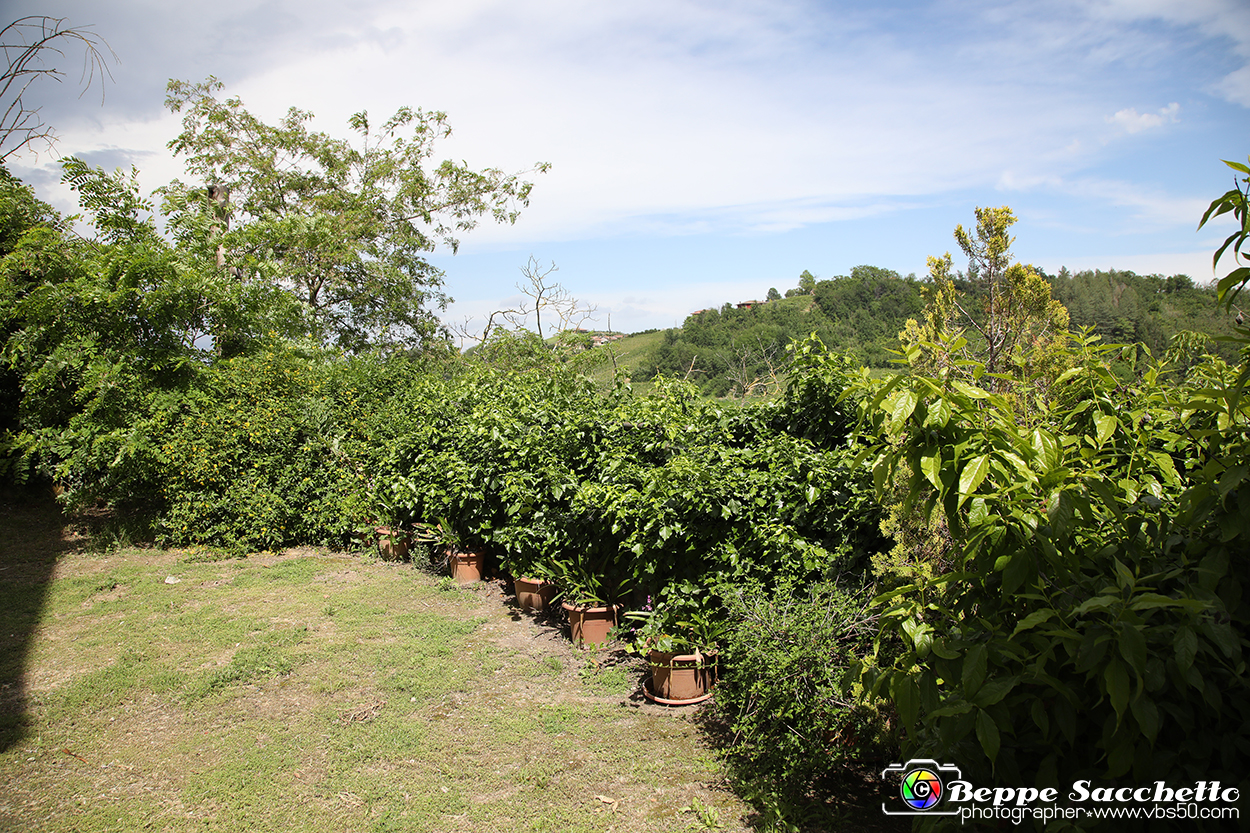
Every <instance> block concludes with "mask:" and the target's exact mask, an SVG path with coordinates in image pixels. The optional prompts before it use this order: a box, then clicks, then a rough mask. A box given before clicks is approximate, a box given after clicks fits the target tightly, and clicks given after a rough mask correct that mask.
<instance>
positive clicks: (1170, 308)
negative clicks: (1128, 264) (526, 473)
mask: <svg viewBox="0 0 1250 833" xmlns="http://www.w3.org/2000/svg"><path fill="white" fill-rule="evenodd" d="M1031 268H1032V270H1033V271H1034V272H1036V273H1037V274H1038V275H1039V276H1041V277H1042V278H1044V279H1045V281H1046V282H1047V283H1048V284H1049V285H1050V287H1051V291H1052V294H1053V296H1054V298H1055V299H1057V300H1058V301H1060V302H1061V303H1062V304H1063V305H1064V306H1065V307H1066V308H1067V310H1068V314H1069V327H1070V329H1071V330H1072V331H1074V332H1076V331H1080V330H1082V329H1085V328H1089V330H1090V332H1091V333H1092V334H1093V335H1096V336H1098V337H1099V338H1101V339H1102V341H1103V342H1104V343H1108V344H1138V343H1140V344H1143V345H1145V347H1146V348H1147V349H1148V350H1149V351H1150V352H1151V353H1152V354H1153V355H1156V356H1159V355H1162V354H1163V352H1164V351H1166V350H1167V349H1168V345H1169V343H1170V342H1171V340H1172V338H1173V337H1174V336H1175V335H1176V334H1177V333H1180V332H1185V331H1189V332H1194V333H1198V334H1201V335H1202V336H1206V337H1212V338H1214V337H1218V336H1229V335H1232V334H1233V318H1234V317H1235V316H1236V314H1237V311H1236V310H1234V311H1233V312H1232V313H1231V314H1230V313H1227V312H1225V311H1224V310H1222V309H1220V308H1219V306H1218V305H1217V304H1216V302H1215V297H1216V292H1215V289H1214V288H1213V287H1209V286H1202V285H1199V284H1197V283H1195V282H1194V281H1193V279H1191V278H1190V277H1189V276H1188V275H1171V276H1163V275H1138V274H1136V273H1134V272H1130V271H1122V270H1117V269H1111V270H1108V271H1102V270H1096V271H1089V270H1087V271H1082V272H1076V273H1072V272H1069V271H1068V270H1067V269H1066V268H1064V269H1060V270H1059V273H1058V274H1057V275H1048V274H1047V273H1046V272H1045V271H1043V270H1041V269H1038V268H1037V267H1031ZM952 281H953V283H954V285H955V287H956V289H958V290H959V291H960V293H961V294H962V295H963V296H964V297H965V298H966V303H968V304H969V305H972V306H980V305H983V304H984V302H985V298H984V295H983V292H982V291H981V287H980V282H979V281H978V279H977V275H976V272H975V268H974V269H970V270H969V272H967V273H964V272H959V273H956V274H955V275H953V276H952ZM930 286H931V281H930V280H925V279H918V278H916V276H915V275H908V276H906V277H904V276H902V275H899V274H898V273H897V272H895V271H893V270H890V269H883V268H881V267H878V266H856V267H855V268H854V269H852V270H851V274H850V275H838V276H835V277H833V278H829V279H825V280H818V279H816V278H814V277H813V276H812V275H811V273H810V272H807V271H805V272H803V274H802V275H800V277H799V283H798V285H797V286H796V287H795V288H793V289H790V290H787V291H786V292H785V296H784V297H783V296H782V294H781V293H779V292H778V291H777V290H776V289H775V288H773V289H770V290H769V292H768V295H767V299H766V300H763V301H754V300H751V301H745V302H743V301H740V302H736V303H728V302H727V303H725V304H724V305H722V306H721V307H720V308H719V309H716V308H713V309H706V310H699V311H697V312H695V313H692V314H691V315H690V316H688V317H687V318H686V320H685V322H684V323H683V324H682V326H681V327H680V328H673V329H669V330H665V331H663V336H662V339H661V340H660V341H659V343H658V345H657V346H656V348H655V350H654V353H653V354H651V355H650V356H647V357H644V358H641V359H639V360H637V362H636V365H635V366H636V367H637V368H638V371H637V373H636V376H637V378H642V379H650V378H654V377H655V376H657V375H664V376H682V377H685V378H687V379H689V380H690V381H692V382H694V383H695V384H696V385H698V386H699V388H700V389H701V390H702V391H703V392H704V393H706V394H709V395H713V396H742V395H744V394H750V393H754V392H758V391H761V390H763V389H766V388H767V389H771V388H774V387H775V386H776V383H777V382H778V373H779V369H780V367H781V365H782V364H783V362H784V358H785V348H786V345H788V344H789V343H790V342H791V341H793V340H796V339H803V338H806V337H807V336H809V335H811V334H812V333H815V334H816V336H817V337H818V338H819V339H820V340H821V341H822V342H823V343H824V344H825V345H826V346H828V347H829V348H830V349H832V350H837V351H843V352H846V353H848V354H849V355H850V356H851V357H852V358H854V359H855V360H856V361H857V362H859V363H861V364H863V365H865V366H867V367H871V368H886V367H890V366H891V363H892V362H893V361H894V360H896V359H898V358H899V355H898V350H899V340H898V336H899V333H900V332H901V331H902V330H903V329H904V327H905V326H906V324H907V321H908V319H915V318H917V317H919V316H920V314H921V311H922V310H923V309H924V306H925V300H926V290H927V289H928V288H929V287H930ZM1207 349H1210V350H1211V351H1213V352H1215V353H1216V354H1217V355H1221V356H1222V357H1223V358H1225V359H1227V360H1231V359H1232V358H1233V356H1234V355H1235V353H1236V350H1235V348H1234V346H1233V345H1231V344H1227V343H1221V342H1212V343H1211V344H1210V345H1209V346H1208V348H1207Z"/></svg>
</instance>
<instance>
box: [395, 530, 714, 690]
mask: <svg viewBox="0 0 1250 833" xmlns="http://www.w3.org/2000/svg"><path fill="white" fill-rule="evenodd" d="M374 531H375V533H376V541H377V549H378V554H379V555H380V557H382V558H383V560H387V561H403V560H407V558H408V556H409V551H410V549H411V548H412V546H413V545H414V544H416V545H424V546H430V547H432V548H433V551H434V552H441V553H443V554H444V563H445V566H446V568H447V570H448V571H449V572H450V574H451V577H452V578H453V579H455V580H456V581H457V582H458V583H460V584H462V585H467V584H472V583H474V582H477V581H480V580H481V579H482V578H483V577H484V562H485V555H484V551H483V550H482V549H481V548H477V549H475V548H472V547H466V546H465V544H464V541H463V539H462V538H461V536H459V535H457V534H456V533H455V532H454V531H453V530H452V529H451V528H450V526H449V525H447V524H446V522H441V523H439V524H435V525H429V524H421V523H417V524H412V525H410V526H409V527H407V528H404V527H403V526H402V525H398V524H397V525H395V526H378V527H375V529H374ZM499 561H500V563H501V567H503V568H504V569H505V570H507V569H508V568H509V567H513V568H515V567H518V566H520V565H519V564H517V563H516V562H515V561H514V560H512V559H509V558H508V557H507V556H506V555H504V556H502V557H500V558H499ZM526 566H528V567H530V572H532V573H536V574H539V575H516V576H514V578H513V579H512V582H513V588H514V592H515V595H516V599H517V604H518V605H519V606H520V608H521V609H522V610H523V611H526V612H532V613H541V612H545V611H549V610H550V609H551V608H552V606H553V605H554V604H555V602H557V601H559V602H560V608H561V609H562V610H563V611H564V613H565V614H566V616H567V618H568V624H569V638H570V639H571V640H572V641H573V642H574V643H575V644H578V645H584V644H602V643H604V642H607V641H608V639H609V638H610V637H611V636H613V635H616V636H618V637H619V638H621V639H622V641H624V642H625V643H626V645H627V647H628V648H629V649H630V650H632V651H634V652H635V653H637V654H638V655H639V656H642V657H644V658H646V659H647V661H648V665H649V668H650V675H649V678H648V680H647V682H646V684H645V685H644V689H643V691H644V694H645V695H646V696H647V697H648V699H651V700H652V701H654V702H657V703H661V704H665V705H691V704H695V703H701V702H703V701H705V700H707V699H708V698H709V697H711V690H712V687H713V685H714V684H715V682H716V679H717V676H718V661H719V656H720V654H719V647H720V638H721V636H722V634H723V630H724V621H725V620H724V618H723V616H715V615H713V611H712V609H711V608H712V607H714V605H709V604H708V602H709V601H710V600H711V599H712V597H713V594H711V593H710V592H708V591H706V590H705V589H703V588H700V587H697V586H696V585H694V584H693V583H691V582H688V581H687V582H684V583H682V584H681V585H680V586H678V587H676V588H674V591H675V592H672V593H669V594H663V599H660V598H656V597H652V596H647V597H646V602H645V604H643V605H642V606H641V607H640V608H639V609H637V610H630V611H628V612H626V610H625V608H626V604H625V603H624V602H622V601H617V600H618V599H622V598H624V597H625V596H626V595H627V594H625V590H626V589H627V584H626V583H625V582H623V581H621V580H620V578H619V577H617V578H616V580H605V577H604V576H602V575H599V574H597V573H595V572H593V571H591V570H589V569H587V565H586V564H585V563H584V562H583V561H581V560H578V559H569V560H562V559H552V560H548V561H547V562H545V563H543V564H534V563H532V562H531V563H529V564H527V565H526ZM717 612H719V611H717Z"/></svg>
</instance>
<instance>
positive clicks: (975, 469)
mask: <svg viewBox="0 0 1250 833" xmlns="http://www.w3.org/2000/svg"><path fill="white" fill-rule="evenodd" d="M989 470H990V456H989V455H988V454H982V455H981V456H980V457H974V458H973V459H972V460H970V461H968V464H967V465H965V466H964V470H963V471H962V472H961V473H960V475H959V495H960V499H959V504H960V505H962V504H963V502H964V501H965V500H967V499H968V498H969V497H970V496H971V495H972V493H973V492H975V491H976V490H977V487H978V486H980V485H981V482H982V481H983V480H985V475H986V474H988V473H989Z"/></svg>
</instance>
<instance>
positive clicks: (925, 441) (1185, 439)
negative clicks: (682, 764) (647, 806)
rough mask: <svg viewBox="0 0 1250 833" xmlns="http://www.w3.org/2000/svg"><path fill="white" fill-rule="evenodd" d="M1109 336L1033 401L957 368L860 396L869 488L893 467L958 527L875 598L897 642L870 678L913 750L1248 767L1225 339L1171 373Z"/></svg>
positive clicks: (1093, 769) (1171, 772) (1150, 768)
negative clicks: (898, 652)
mask: <svg viewBox="0 0 1250 833" xmlns="http://www.w3.org/2000/svg"><path fill="white" fill-rule="evenodd" d="M1115 355H1116V353H1115V352H1114V351H1111V350H1110V349H1109V348H1102V347H1099V346H1098V345H1097V343H1096V342H1095V341H1094V340H1092V339H1085V340H1082V341H1078V342H1077V343H1076V346H1075V350H1074V352H1073V354H1072V356H1071V359H1072V364H1073V367H1072V369H1071V370H1069V371H1068V372H1066V373H1065V374H1064V375H1063V376H1062V377H1061V378H1060V379H1059V380H1058V384H1057V385H1056V386H1055V388H1056V390H1058V391H1061V393H1060V394H1059V395H1058V396H1056V397H1054V398H1053V400H1050V401H1045V400H1043V401H1040V402H1039V401H1037V400H1035V407H1037V410H1036V411H1033V412H1031V416H1030V418H1029V419H1028V420H1027V421H1025V420H1022V419H1021V418H1020V415H1019V411H1018V409H1017V408H1016V407H1014V406H1013V402H1014V401H1017V399H1022V398H1024V397H1017V398H1011V397H1008V396H1005V395H1001V394H997V393H992V392H990V391H988V390H985V389H983V388H979V387H976V386H974V385H971V384H968V383H966V382H963V381H959V380H957V379H953V378H951V376H949V375H939V376H924V375H919V374H917V375H913V376H910V377H903V376H900V377H896V378H895V379H894V380H891V382H889V383H888V384H884V385H879V386H877V389H876V390H875V391H872V396H871V398H866V399H864V400H863V403H864V405H863V416H864V419H865V427H866V428H867V430H868V431H869V433H870V435H872V436H875V437H877V444H876V445H874V446H873V448H872V449H871V451H870V452H868V453H867V454H866V455H865V456H866V457H867V458H868V459H870V460H871V461H872V465H873V472H874V477H875V480H876V483H877V487H878V490H879V494H881V493H883V492H884V491H885V490H886V489H887V488H888V485H889V483H890V482H891V480H892V478H893V477H894V475H895V473H896V472H900V473H901V474H902V475H903V477H904V478H906V482H907V483H908V486H907V490H906V500H907V503H908V505H915V506H916V507H917V508H918V510H919V511H920V512H921V513H922V515H923V516H924V517H929V516H931V515H936V514H940V515H941V517H942V518H943V519H944V521H945V523H946V525H947V527H948V529H949V531H950V534H951V536H952V539H953V541H954V544H955V552H954V561H953V564H952V566H951V567H950V569H949V570H947V571H945V572H940V573H938V574H935V575H924V574H920V575H916V576H914V581H913V582H912V583H909V584H905V585H903V586H901V587H897V588H895V589H893V590H892V591H890V592H889V593H886V594H885V595H883V596H881V597H880V598H879V599H878V600H877V602H876V604H877V609H878V610H879V612H880V616H881V622H882V632H881V641H882V644H886V643H888V642H889V641H890V640H894V639H897V640H901V641H902V643H903V644H904V645H905V646H906V651H905V653H904V654H903V655H902V656H901V657H899V658H898V659H897V660H896V661H886V662H883V663H882V664H881V667H879V668H874V667H871V666H870V667H869V668H868V670H867V673H866V674H865V678H864V679H865V683H866V685H867V686H868V688H869V690H870V691H872V692H873V693H877V694H882V695H889V696H890V697H891V698H892V699H893V702H894V704H895V707H896V708H897V709H898V712H899V715H900V717H901V719H902V721H903V723H904V726H905V728H906V729H907V733H908V734H907V737H908V742H907V746H906V748H905V750H904V751H905V754H906V755H909V756H913V757H935V758H938V759H942V760H957V761H959V762H960V764H961V766H964V767H965V773H966V774H968V775H969V776H970V780H973V781H975V782H978V783H991V782H994V781H998V782H1000V783H1014V784H1019V783H1030V784H1038V785H1039V786H1046V785H1055V784H1062V783H1069V782H1070V780H1071V779H1074V778H1079V777H1090V778H1097V779H1116V778H1131V779H1135V780H1136V781H1137V782H1140V781H1143V780H1146V779H1150V780H1154V779H1164V780H1167V779H1169V778H1171V779H1173V780H1192V779H1195V778H1213V777H1220V776H1223V777H1225V778H1227V779H1228V780H1229V781H1230V782H1236V781H1239V780H1240V779H1242V778H1243V777H1244V773H1242V772H1240V771H1239V769H1238V767H1237V765H1236V764H1237V762H1238V761H1239V760H1242V759H1244V756H1245V754H1246V753H1247V751H1250V734H1248V732H1247V727H1246V724H1245V722H1244V719H1243V717H1242V715H1243V714H1244V711H1245V709H1246V708H1247V707H1250V701H1248V698H1247V693H1246V692H1247V686H1246V682H1247V679H1246V676H1245V662H1244V658H1243V652H1244V649H1245V644H1244V636H1243V634H1244V633H1245V632H1246V631H1245V626H1246V617H1247V615H1250V610H1248V609H1247V606H1246V603H1245V601H1244V600H1243V599H1242V589H1241V588H1242V586H1243V585H1244V583H1245V580H1246V574H1245V564H1246V561H1245V558H1244V555H1245V552H1246V546H1247V545H1246V539H1245V534H1246V531H1247V530H1246V522H1247V520H1246V519H1248V518H1250V496H1248V495H1247V492H1246V490H1245V489H1244V487H1243V485H1242V481H1243V480H1244V478H1245V472H1246V466H1247V461H1248V460H1250V411H1248V410H1247V408H1246V407H1245V405H1244V404H1243V405H1238V404H1236V403H1235V402H1234V401H1233V400H1232V399H1231V398H1230V396H1229V390H1230V386H1231V384H1232V380H1233V379H1234V378H1235V376H1236V370H1235V369H1233V368H1228V367H1227V366H1225V365H1223V364H1222V363H1221V362H1219V361H1218V360H1214V359H1213V360H1209V361H1208V364H1207V367H1208V370H1207V372H1206V374H1205V376H1204V378H1202V379H1199V380H1195V381H1194V382H1193V383H1192V384H1189V385H1186V386H1184V387H1181V388H1173V387H1170V386H1168V385H1166V384H1164V383H1162V382H1161V381H1160V380H1161V377H1162V371H1163V370H1164V369H1165V368H1159V367H1156V366H1153V365H1152V364H1151V363H1146V365H1145V366H1138V368H1137V370H1138V375H1136V376H1135V377H1134V379H1133V381H1132V382H1131V383H1130V384H1127V385H1126V384H1123V383H1122V382H1121V380H1120V374H1117V373H1116V372H1115V370H1114V369H1113V367H1112V363H1111V359H1112V357H1114V356H1115ZM973 370H974V371H975V370H976V368H975V366H974V367H973Z"/></svg>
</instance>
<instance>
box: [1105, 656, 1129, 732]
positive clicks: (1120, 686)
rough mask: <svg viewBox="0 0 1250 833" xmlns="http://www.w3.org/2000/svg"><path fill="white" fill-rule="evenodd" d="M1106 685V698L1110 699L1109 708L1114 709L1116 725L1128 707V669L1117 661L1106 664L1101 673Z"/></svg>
mask: <svg viewBox="0 0 1250 833" xmlns="http://www.w3.org/2000/svg"><path fill="white" fill-rule="evenodd" d="M1103 679H1104V680H1105V682H1106V684H1107V696H1108V697H1110V698H1111V707H1112V708H1113V709H1115V718H1116V725H1117V726H1118V725H1119V724H1120V721H1121V720H1123V719H1124V707H1125V706H1127V705H1128V691H1129V684H1128V669H1126V668H1125V667H1124V663H1122V662H1120V661H1119V660H1118V659H1113V660H1111V662H1109V663H1107V669H1106V670H1105V671H1104V672H1103Z"/></svg>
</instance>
